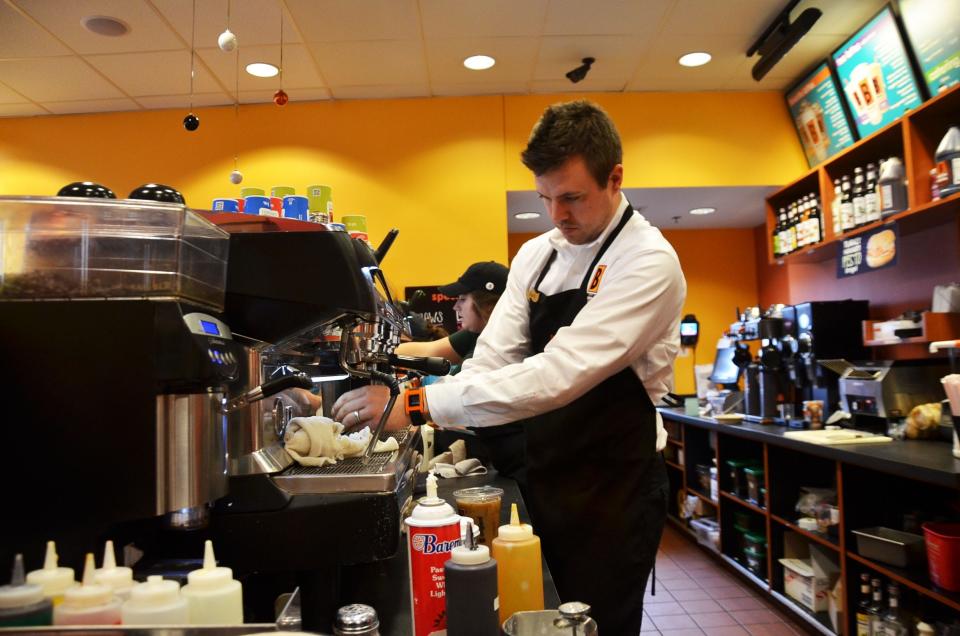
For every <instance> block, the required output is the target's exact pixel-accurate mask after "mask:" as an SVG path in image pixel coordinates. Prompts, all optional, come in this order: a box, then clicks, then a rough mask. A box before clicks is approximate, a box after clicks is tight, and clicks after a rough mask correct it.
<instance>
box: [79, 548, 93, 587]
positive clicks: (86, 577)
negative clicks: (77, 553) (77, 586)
mask: <svg viewBox="0 0 960 636" xmlns="http://www.w3.org/2000/svg"><path fill="white" fill-rule="evenodd" d="M96 569H97V566H96V565H95V564H94V562H93V552H87V557H86V559H84V561H83V579H81V581H80V583H81V584H82V585H83V586H84V587H86V586H88V585H93V571H94V570H96Z"/></svg>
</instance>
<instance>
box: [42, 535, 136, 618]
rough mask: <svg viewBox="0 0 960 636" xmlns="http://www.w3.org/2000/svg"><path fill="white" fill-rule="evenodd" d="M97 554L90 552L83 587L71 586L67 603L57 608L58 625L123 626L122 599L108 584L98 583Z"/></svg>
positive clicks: (64, 601)
mask: <svg viewBox="0 0 960 636" xmlns="http://www.w3.org/2000/svg"><path fill="white" fill-rule="evenodd" d="M95 569H96V566H95V565H94V562H93V553H92V552H87V558H86V561H84V564H83V584H82V585H80V586H79V587H71V588H70V589H69V590H67V591H66V592H65V593H64V595H63V603H61V604H60V605H57V606H56V607H54V608H53V624H54V625H119V624H120V599H118V598H117V597H116V596H114V594H113V590H112V589H110V588H109V587H107V586H106V585H101V584H99V583H95V582H94V580H93V571H94V570H95Z"/></svg>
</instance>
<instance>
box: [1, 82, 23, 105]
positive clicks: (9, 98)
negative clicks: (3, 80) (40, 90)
mask: <svg viewBox="0 0 960 636" xmlns="http://www.w3.org/2000/svg"><path fill="white" fill-rule="evenodd" d="M29 101H30V100H29V99H27V98H25V97H24V96H23V95H21V94H20V93H18V92H16V91H14V90H12V89H10V88H8V87H6V86H4V85H3V84H0V104H26V103H29Z"/></svg>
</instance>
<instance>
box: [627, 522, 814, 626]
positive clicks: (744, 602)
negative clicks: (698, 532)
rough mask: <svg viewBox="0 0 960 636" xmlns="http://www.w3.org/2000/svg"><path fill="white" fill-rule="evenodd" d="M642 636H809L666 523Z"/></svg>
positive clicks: (756, 592) (761, 596)
mask: <svg viewBox="0 0 960 636" xmlns="http://www.w3.org/2000/svg"><path fill="white" fill-rule="evenodd" d="M641 632H642V634H643V636H656V635H657V634H662V635H663V636H695V635H696V636H702V635H706V636H751V635H752V636H793V635H794V634H807V633H809V632H808V630H807V629H806V628H805V627H801V625H800V624H799V622H798V619H794V618H793V617H791V616H789V615H788V614H787V610H781V609H779V606H778V605H777V604H776V603H775V601H772V600H771V601H769V602H768V601H767V600H765V598H764V595H763V594H762V593H761V592H759V591H757V590H756V589H755V588H754V587H753V586H751V585H750V584H749V583H746V582H745V581H743V580H742V579H741V578H740V577H738V576H737V575H735V574H733V573H732V572H731V571H729V570H728V569H727V568H725V567H723V566H721V565H720V564H719V563H718V562H717V561H716V560H715V559H713V558H711V557H710V556H709V555H707V554H705V553H704V552H703V550H702V549H701V548H700V547H699V546H697V544H696V543H695V542H694V541H693V540H692V539H690V538H688V537H686V536H684V535H682V534H680V532H679V531H678V530H677V529H676V528H675V527H674V526H673V525H672V524H671V523H669V522H668V523H667V526H666V528H665V529H664V532H663V540H662V541H661V542H660V551H659V552H658V553H657V594H656V596H651V594H650V589H649V586H648V588H647V595H646V598H645V600H644V601H643V627H642V629H641Z"/></svg>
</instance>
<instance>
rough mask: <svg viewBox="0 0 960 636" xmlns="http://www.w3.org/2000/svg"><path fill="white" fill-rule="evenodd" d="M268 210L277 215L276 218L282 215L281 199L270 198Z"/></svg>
mask: <svg viewBox="0 0 960 636" xmlns="http://www.w3.org/2000/svg"><path fill="white" fill-rule="evenodd" d="M270 209H271V210H273V211H274V212H276V213H277V216H280V215H281V214H283V199H282V198H281V197H270Z"/></svg>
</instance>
